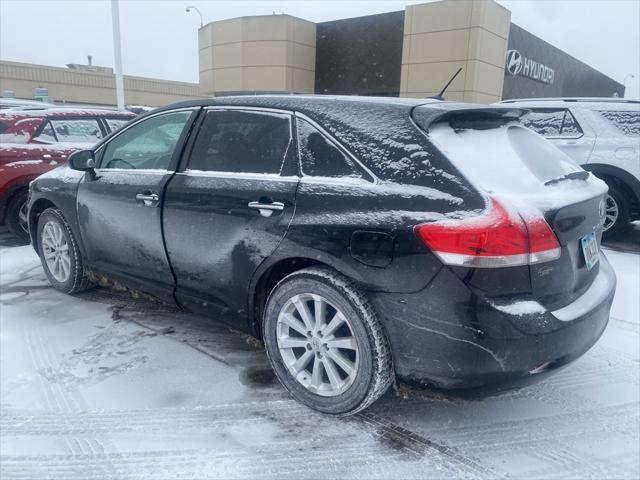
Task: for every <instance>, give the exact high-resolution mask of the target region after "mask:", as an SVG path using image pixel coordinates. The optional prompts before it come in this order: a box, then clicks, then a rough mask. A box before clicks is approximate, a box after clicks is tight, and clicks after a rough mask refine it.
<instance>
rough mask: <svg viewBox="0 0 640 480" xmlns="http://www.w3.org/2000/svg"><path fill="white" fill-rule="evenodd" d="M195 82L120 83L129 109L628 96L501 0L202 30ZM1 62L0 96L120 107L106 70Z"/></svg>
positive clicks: (247, 20)
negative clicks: (361, 98)
mask: <svg viewBox="0 0 640 480" xmlns="http://www.w3.org/2000/svg"><path fill="white" fill-rule="evenodd" d="M198 52H199V83H197V84H192V83H184V82H170V81H165V80H155V79H150V78H140V77H129V76H125V79H124V86H125V103H126V104H140V105H150V106H156V105H163V104H167V103H171V102H175V101H179V100H186V99H192V98H198V97H200V98H201V97H207V96H221V95H231V94H255V93H317V94H335V95H382V96H403V97H429V96H434V95H437V94H438V93H439V92H440V91H441V90H442V88H443V87H444V85H446V84H447V82H448V81H449V80H450V79H451V78H452V77H453V75H454V74H455V73H456V71H457V70H458V69H461V71H460V74H459V75H457V76H456V77H455V79H454V80H453V81H452V82H451V85H449V87H448V89H447V91H446V93H445V95H444V97H445V99H447V100H457V101H466V102H478V103H491V102H495V101H499V100H501V99H503V98H516V97H521V98H524V97H558V96H611V95H613V94H617V95H618V96H624V86H623V85H621V84H620V83H618V82H616V81H614V80H612V79H611V78H609V77H607V76H606V75H604V74H602V73H601V72H598V71H597V70H595V69H593V68H591V67H589V66H588V65H585V64H584V63H582V62H580V61H579V60H577V59H575V58H574V57H571V56H570V55H567V54H566V53H565V52H563V51H561V50H560V49H558V48H556V47H554V46H552V45H550V44H548V43H547V42H545V41H544V40H542V39H540V38H538V37H536V36H535V35H532V34H531V33H529V32H527V31H526V30H524V29H522V28H520V27H518V26H517V25H514V24H513V23H511V12H509V10H507V9H506V8H504V7H502V6H500V5H499V4H497V3H496V2H495V1H494V0H441V1H436V2H430V3H425V4H420V5H411V6H407V7H406V8H405V9H404V10H401V11H397V12H390V13H384V14H379V15H368V16H364V17H356V18H348V19H342V20H334V21H330V22H322V23H317V24H316V23H313V22H309V21H307V20H304V19H300V18H296V17H292V16H290V15H265V16H251V17H240V18H232V19H227V20H220V21H215V22H211V23H208V24H206V25H204V26H203V27H201V28H200V30H199V32H198ZM90 63H91V62H89V65H69V66H68V67H69V68H58V67H48V66H43V65H31V64H25V63H16V62H0V91H5V90H10V91H13V92H15V96H16V97H19V98H33V96H34V92H35V89H36V88H38V87H44V88H46V89H47V90H48V94H49V96H50V97H52V98H53V99H54V100H56V101H58V102H71V103H91V104H104V105H114V104H115V102H116V98H115V79H114V76H113V73H112V72H111V69H109V68H104V67H94V66H92V65H90Z"/></svg>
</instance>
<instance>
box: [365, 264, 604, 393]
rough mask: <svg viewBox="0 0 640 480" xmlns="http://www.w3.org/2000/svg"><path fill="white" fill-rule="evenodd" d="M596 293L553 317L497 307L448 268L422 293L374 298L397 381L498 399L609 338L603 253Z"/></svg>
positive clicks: (528, 306)
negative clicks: (604, 335)
mask: <svg viewBox="0 0 640 480" xmlns="http://www.w3.org/2000/svg"><path fill="white" fill-rule="evenodd" d="M600 262H601V264H600V268H599V273H598V276H597V277H596V279H595V280H594V282H593V284H592V286H591V287H590V288H589V289H588V291H587V292H585V293H584V294H583V295H581V296H580V297H579V298H578V299H576V300H575V301H574V302H572V303H571V304H569V305H568V306H566V307H564V308H562V309H559V310H556V311H549V310H547V309H545V308H544V307H543V306H542V305H540V304H539V303H538V302H536V301H535V300H533V299H523V298H522V297H519V298H517V299H513V300H514V301H513V302H510V303H508V304H505V303H504V299H503V300H502V303H500V304H496V303H494V302H492V301H491V300H487V299H484V298H481V297H480V296H478V295H476V294H475V293H473V292H472V291H471V290H470V289H469V288H468V287H467V286H466V285H465V284H464V283H463V282H462V281H461V280H460V279H459V278H458V277H456V276H455V275H454V274H453V273H452V272H451V271H450V270H449V269H447V268H443V269H442V270H441V271H440V273H439V274H438V275H437V276H436V277H435V278H434V280H433V281H432V282H431V283H430V284H429V285H428V286H427V287H426V288H425V289H424V290H422V291H420V292H417V293H413V294H384V293H382V294H381V293H377V294H372V298H373V302H374V304H375V306H376V307H377V309H378V311H379V312H380V314H381V315H382V316H383V318H384V321H385V326H386V327H387V332H388V335H389V339H390V343H391V348H392V352H393V359H394V366H395V369H396V374H397V375H398V377H399V378H400V379H402V380H404V381H408V382H410V383H414V384H419V385H422V386H428V387H430V388H437V389H445V390H475V391H476V392H487V393H490V392H495V391H500V390H503V389H507V388H512V387H514V386H518V385H522V384H526V383H529V382H531V381H536V380H538V379H540V378H541V377H542V376H544V374H546V373H549V372H552V371H554V370H556V369H558V368H559V367H562V366H563V365H566V364H568V363H569V362H571V361H573V360H575V359H577V358H578V357H580V356H581V355H583V354H584V353H585V352H586V351H587V350H589V349H590V348H591V347H592V346H593V345H594V344H595V343H596V341H597V340H598V339H599V338H600V336H601V335H602V333H603V332H604V329H605V327H606V326H607V322H608V320H609V310H610V308H611V303H612V301H613V296H614V293H615V287H616V277H615V273H614V271H613V269H612V267H611V265H609V262H608V261H607V259H606V257H605V256H604V254H602V253H601V255H600Z"/></svg>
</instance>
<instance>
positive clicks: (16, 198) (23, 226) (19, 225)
mask: <svg viewBox="0 0 640 480" xmlns="http://www.w3.org/2000/svg"><path fill="white" fill-rule="evenodd" d="M26 209H27V192H26V191H20V192H18V193H16V194H15V195H13V197H11V200H9V203H8V204H7V213H6V217H5V223H6V224H7V229H8V230H9V232H11V233H12V234H13V235H14V236H15V237H18V238H19V239H20V241H21V242H24V243H29V241H30V238H29V227H28V226H27V217H26V215H27V212H26Z"/></svg>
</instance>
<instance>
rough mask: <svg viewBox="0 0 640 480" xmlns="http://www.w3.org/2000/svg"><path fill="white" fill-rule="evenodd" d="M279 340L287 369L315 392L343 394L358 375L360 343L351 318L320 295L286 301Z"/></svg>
mask: <svg viewBox="0 0 640 480" xmlns="http://www.w3.org/2000/svg"><path fill="white" fill-rule="evenodd" d="M277 341H278V349H279V351H280V355H281V357H282V360H283V362H284V365H285V366H286V368H287V369H288V370H289V372H290V373H291V375H292V376H293V377H294V378H295V379H296V381H297V382H298V383H300V384H301V385H302V386H304V387H305V388H306V389H307V390H309V391H310V392H312V393H315V394H317V395H321V396H324V397H333V396H336V395H340V394H341V393H343V392H344V391H346V390H347V389H348V388H349V387H350V386H351V385H352V384H353V381H354V380H355V378H356V376H357V374H358V361H359V356H358V343H357V341H356V338H355V336H354V334H353V330H352V328H351V325H350V323H349V320H348V319H347V318H346V317H345V315H344V314H343V313H342V312H341V311H340V310H339V309H337V308H336V307H335V306H334V305H332V304H331V303H330V302H329V301H328V300H327V299H326V298H324V297H322V296H320V295H317V294H312V293H305V294H299V295H295V296H293V297H292V298H290V299H289V300H288V301H287V302H286V303H285V305H284V306H283V307H282V310H281V311H280V314H279V316H278V320H277Z"/></svg>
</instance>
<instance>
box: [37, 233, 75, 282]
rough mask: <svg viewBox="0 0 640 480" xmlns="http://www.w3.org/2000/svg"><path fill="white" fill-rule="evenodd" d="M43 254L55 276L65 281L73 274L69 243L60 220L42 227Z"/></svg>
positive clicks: (59, 280) (58, 279)
mask: <svg viewBox="0 0 640 480" xmlns="http://www.w3.org/2000/svg"><path fill="white" fill-rule="evenodd" d="M41 243H42V254H43V256H44V260H45V262H46V263H47V267H48V269H49V272H50V273H51V275H53V278H55V279H56V280H57V281H58V282H60V283H64V282H66V281H67V280H68V279H69V276H70V274H71V256H70V255H69V243H68V242H67V237H66V236H65V234H64V232H63V231H62V227H61V226H60V224H59V223H58V222H55V221H49V222H47V223H46V224H45V225H44V228H43V229H42V240H41Z"/></svg>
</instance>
